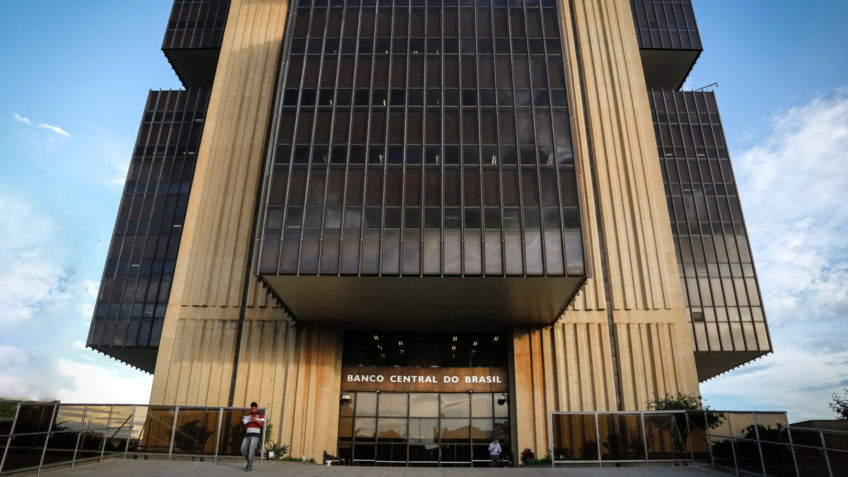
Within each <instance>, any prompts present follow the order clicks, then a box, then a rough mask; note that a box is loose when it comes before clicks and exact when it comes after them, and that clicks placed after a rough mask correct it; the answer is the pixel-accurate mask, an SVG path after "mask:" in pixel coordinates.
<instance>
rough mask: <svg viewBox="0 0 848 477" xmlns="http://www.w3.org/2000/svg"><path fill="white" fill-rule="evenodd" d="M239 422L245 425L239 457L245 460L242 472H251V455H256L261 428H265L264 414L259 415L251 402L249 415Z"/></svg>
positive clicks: (255, 405) (256, 407)
mask: <svg viewBox="0 0 848 477" xmlns="http://www.w3.org/2000/svg"><path fill="white" fill-rule="evenodd" d="M241 422H243V423H245V424H246V425H247V429H246V430H245V431H244V439H242V441H241V455H243V456H244V458H245V459H247V466H246V467H245V468H244V470H253V455H254V454H255V453H256V447H257V446H259V440H260V438H261V437H262V428H263V427H265V414H262V413H260V412H259V407H258V406H257V404H256V403H255V402H252V403H250V414H248V415H246V416H244V417H243V418H242V420H241Z"/></svg>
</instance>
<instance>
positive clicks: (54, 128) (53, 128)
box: [38, 123, 71, 137]
mask: <svg viewBox="0 0 848 477" xmlns="http://www.w3.org/2000/svg"><path fill="white" fill-rule="evenodd" d="M38 127H40V128H43V129H48V130H50V131H53V132H54V133H56V134H59V135H61V136H65V137H71V134H70V133H68V131H65V130H64V129H62V128H60V127H59V126H52V125H50V124H45V123H39V124H38Z"/></svg>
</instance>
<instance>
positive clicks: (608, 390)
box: [88, 0, 771, 465]
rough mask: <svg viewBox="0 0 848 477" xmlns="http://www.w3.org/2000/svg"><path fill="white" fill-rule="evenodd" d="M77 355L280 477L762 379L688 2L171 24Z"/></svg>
mask: <svg viewBox="0 0 848 477" xmlns="http://www.w3.org/2000/svg"><path fill="white" fill-rule="evenodd" d="M163 51H164V52H165V54H166V56H167V58H168V60H169V61H170V62H171V64H172V66H173V67H174V70H175V71H176V73H177V75H178V76H179V77H180V79H181V80H182V82H183V83H184V85H185V86H186V90H183V91H153V92H151V93H150V96H149V99H148V104H147V107H146V109H145V115H144V119H143V121H142V126H141V128H140V131H139V138H138V141H137V146H136V150H135V153H134V156H133V158H132V161H131V165H130V171H129V173H128V178H127V184H126V186H125V191H124V196H123V199H122V202H121V207H120V211H119V216H118V220H117V222H116V227H115V233H114V236H113V239H112V245H111V246H110V250H109V254H108V257H107V264H106V268H105V271H104V276H103V281H102V284H101V290H100V294H99V298H98V302H97V305H96V307H95V312H94V317H93V320H92V326H91V331H90V334H89V339H88V345H89V347H91V348H93V349H96V350H98V351H100V352H102V353H105V354H107V355H109V356H113V357H115V358H117V359H120V360H122V361H124V362H127V363H129V364H132V365H133V366H136V367H138V368H140V369H143V370H145V371H148V372H152V373H153V375H154V383H153V389H152V393H151V403H152V404H178V405H201V406H219V405H243V404H245V403H249V402H250V401H253V400H255V401H258V402H259V403H260V405H261V406H263V407H267V409H268V414H269V422H272V423H273V424H274V435H273V436H271V437H272V438H273V439H274V440H276V441H279V442H283V443H286V444H290V445H291V449H292V455H307V456H310V457H315V458H316V459H317V458H321V456H322V454H323V452H329V453H330V454H336V455H339V456H340V457H343V458H344V459H345V460H346V461H348V462H351V463H355V464H360V465H369V464H370V465H373V464H378V465H379V464H387V465H388V464H402V465H403V464H406V465H475V464H477V465H479V464H484V463H487V462H488V455H487V452H486V446H487V444H488V442H490V441H491V439H492V438H493V437H498V438H500V439H502V441H503V442H504V443H505V448H506V449H508V454H511V455H512V456H513V459H515V457H517V453H518V451H520V450H521V449H524V448H530V449H533V450H534V451H535V452H536V453H537V454H540V455H544V452H545V450H546V449H547V446H548V444H547V427H546V426H547V412H549V411H582V410H635V409H644V408H646V406H647V405H648V403H649V402H650V401H651V400H653V399H657V398H660V397H663V396H665V395H666V394H674V393H678V392H681V393H687V394H697V393H698V381H699V380H704V379H708V378H710V377H713V376H715V375H717V374H720V373H722V372H725V371H727V370H729V369H732V368H733V367H735V366H738V365H741V364H743V363H745V362H747V361H750V360H751V359H754V358H756V357H759V356H761V355H763V354H766V353H768V352H770V351H771V344H770V340H769V336H768V329H767V326H766V322H765V317H764V314H763V309H762V304H761V300H760V293H759V289H758V285H757V280H756V274H755V271H754V267H753V262H752V260H751V251H750V246H749V244H748V240H747V235H746V231H745V225H744V221H743V219H742V214H741V208H740V206H739V200H738V195H737V191H736V188H735V181H734V179H733V172H732V168H731V166H730V161H729V157H728V154H727V145H726V143H725V141H724V137H723V133H722V128H721V123H720V119H719V116H718V110H717V107H716V101H715V96H714V95H713V94H712V93H703V92H681V91H677V89H679V88H680V86H681V85H682V83H683V82H684V80H685V78H686V76H687V75H688V72H689V70H690V69H691V68H692V66H693V65H694V63H695V61H696V60H697V57H698V55H699V53H700V51H701V44H700V39H699V36H698V32H697V25H696V23H695V19H694V16H693V13H692V8H691V4H690V2H689V1H688V0H654V1H647V0H644V1H640V0H633V1H631V2H629V3H628V2H627V1H624V0H511V1H506V0H467V1H466V0H461V1H456V0H454V1H453V2H447V1H425V0H291V1H288V0H230V1H222V0H177V1H175V3H174V7H173V10H172V13H171V19H170V20H169V23H168V29H167V33H166V37H165V41H164V44H163Z"/></svg>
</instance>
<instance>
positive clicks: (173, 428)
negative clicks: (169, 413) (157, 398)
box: [168, 406, 180, 460]
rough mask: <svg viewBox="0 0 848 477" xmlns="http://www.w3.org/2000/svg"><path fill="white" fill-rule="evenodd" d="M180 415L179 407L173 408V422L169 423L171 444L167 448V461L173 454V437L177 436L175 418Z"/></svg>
mask: <svg viewBox="0 0 848 477" xmlns="http://www.w3.org/2000/svg"><path fill="white" fill-rule="evenodd" d="M179 414H180V406H176V407H174V421H173V422H172V423H171V444H170V445H169V446H168V460H171V455H172V454H173V453H174V437H175V436H176V435H177V416H179Z"/></svg>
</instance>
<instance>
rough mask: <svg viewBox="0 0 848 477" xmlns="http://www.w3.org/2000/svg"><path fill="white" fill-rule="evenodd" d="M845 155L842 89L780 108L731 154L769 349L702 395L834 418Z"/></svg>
mask: <svg viewBox="0 0 848 477" xmlns="http://www.w3.org/2000/svg"><path fill="white" fill-rule="evenodd" d="M846 153H848V89H840V90H837V91H835V92H833V93H832V94H830V95H828V96H822V97H818V98H816V99H814V100H813V101H811V102H809V103H808V104H805V105H803V106H798V107H795V108H791V109H788V110H785V111H779V112H778V113H777V114H775V115H774V116H773V118H772V119H771V128H770V132H769V134H768V136H767V137H765V138H763V140H762V141H761V142H760V143H759V144H758V145H756V146H754V147H752V148H750V149H748V150H746V151H743V152H742V153H741V154H738V153H737V154H735V156H734V169H735V173H736V178H737V182H738V188H739V190H740V196H741V198H742V205H743V210H744V212H745V218H746V222H747V226H748V232H749V235H750V238H751V246H752V248H753V251H754V258H755V262H756V264H757V272H758V275H759V280H760V287H761V290H762V292H763V301H764V303H765V306H766V314H767V319H768V320H769V324H770V329H771V334H772V339H773V344H774V351H775V354H774V355H771V356H768V357H766V358H764V359H763V360H761V361H758V362H757V364H755V365H749V366H748V367H747V368H746V367H743V368H741V369H740V370H738V371H734V372H732V373H729V374H727V375H725V376H722V377H719V378H717V379H715V380H712V381H709V382H708V383H705V384H704V385H703V386H702V392H703V393H704V394H705V395H707V397H709V396H710V395H711V394H715V395H716V396H722V399H725V398H727V399H729V400H732V401H738V400H740V399H746V400H747V401H748V402H752V403H755V404H756V403H761V404H762V405H768V406H774V407H777V408H782V409H788V410H789V412H790V415H791V416H793V417H795V418H801V419H807V418H813V417H817V418H827V417H830V416H831V412H830V411H829V410H828V409H827V402H828V401H829V400H830V395H831V394H832V393H833V392H837V391H839V390H840V389H841V387H846V386H848V324H846V323H848V322H846V319H845V318H846V315H848V240H846V237H848V200H846V199H848V157H846ZM755 366H756V368H754V367H755ZM714 404H715V403H714Z"/></svg>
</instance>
